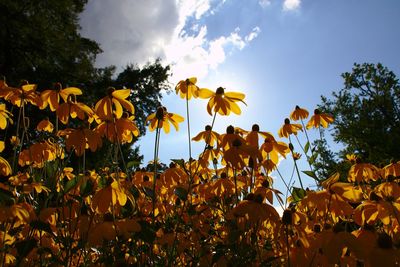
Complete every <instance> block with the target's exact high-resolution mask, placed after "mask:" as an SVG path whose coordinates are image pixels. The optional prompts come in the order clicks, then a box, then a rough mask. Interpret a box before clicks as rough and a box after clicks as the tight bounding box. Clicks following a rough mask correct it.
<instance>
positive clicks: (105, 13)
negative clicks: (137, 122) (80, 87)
mask: <svg viewBox="0 0 400 267" xmlns="http://www.w3.org/2000/svg"><path fill="white" fill-rule="evenodd" d="M399 12H400V1H398V0H381V1H378V0H335V1H332V0H246V1H244V0H118V1H115V0H114V1H112V0H89V2H88V4H87V6H86V9H85V11H84V12H83V14H82V15H81V18H80V24H81V27H82V29H81V33H82V35H83V36H85V37H89V38H91V39H93V40H95V41H97V42H98V43H99V44H100V45H101V47H102V49H103V51H104V52H103V53H102V54H100V55H99V56H98V58H97V61H96V65H97V66H98V67H103V66H109V65H115V66H117V68H118V70H122V69H123V68H124V66H126V65H127V64H130V63H134V64H138V65H139V66H142V65H144V64H145V63H146V62H149V61H150V62H151V61H154V60H155V59H156V58H161V59H162V63H163V64H165V65H167V64H169V65H171V73H172V76H171V77H170V82H171V89H174V87H175V85H176V83H177V82H178V81H179V80H182V79H186V78H188V77H197V79H198V82H197V85H198V86H199V87H201V88H203V87H204V88H209V89H211V90H215V89H216V88H218V87H220V86H222V87H224V88H225V90H226V91H237V92H243V93H245V94H246V98H245V101H246V103H247V106H245V105H242V104H240V105H241V109H242V114H241V115H240V116H237V115H234V114H233V115H230V116H228V117H226V116H225V117H222V116H217V118H216V124H215V128H214V129H215V130H216V131H217V132H220V133H223V132H225V129H226V127H227V126H228V125H234V126H238V127H241V128H243V129H247V130H249V129H251V126H252V125H253V124H254V123H257V124H259V125H260V128H261V130H263V131H269V132H271V133H273V134H274V135H275V137H276V138H277V139H278V135H277V132H278V130H279V128H280V127H281V126H282V124H283V121H284V119H285V118H286V117H288V116H289V114H290V112H291V111H292V110H293V109H294V107H295V106H296V105H299V106H301V107H304V108H306V109H308V110H309V111H310V112H311V113H312V111H313V110H314V108H315V107H316V106H317V105H318V104H319V103H320V102H321V95H325V96H327V97H330V96H331V93H332V92H333V91H337V90H339V89H341V88H342V87H343V80H342V78H341V76H340V74H341V73H343V72H350V71H351V69H352V66H353V63H364V62H368V63H378V62H380V63H382V64H383V65H384V66H386V67H388V68H389V69H390V70H392V71H394V73H395V74H397V75H400V64H399V63H400V53H399V49H398V47H399V45H398V44H399V41H400V27H399V25H400V16H399V15H398V14H399ZM162 103H163V105H165V106H166V107H167V108H168V111H169V112H173V113H177V114H180V115H182V116H184V117H185V116H186V106H185V101H184V100H182V99H180V98H179V97H178V96H176V95H175V93H174V91H172V92H171V93H170V94H165V95H164V97H163V100H162ZM189 104H190V122H191V135H192V136H194V135H195V134H197V133H198V132H200V131H202V130H203V129H204V127H205V125H207V124H211V121H212V117H211V116H210V115H209V114H208V113H207V112H206V105H207V100H203V99H194V100H191V101H190V103H189ZM186 127H187V126H186V124H185V123H183V124H181V125H180V131H179V132H178V133H175V132H174V130H172V131H171V133H170V134H168V135H165V134H164V133H163V132H162V134H161V142H160V152H159V158H160V159H161V161H162V162H165V163H167V164H168V163H169V160H170V159H176V158H185V159H187V158H188V147H187V128H186ZM313 136H316V135H313ZM154 138H155V134H154V132H153V133H151V132H147V134H146V135H145V136H143V137H142V138H141V139H140V140H139V143H138V144H139V145H140V151H141V153H142V154H143V155H144V162H145V163H146V162H148V161H150V160H152V157H153V148H154ZM301 138H302V137H301V136H300V139H301ZM301 140H303V139H301ZM281 141H286V140H284V139H282V140H281ZM303 144H304V143H303ZM296 145H297V144H296V143H295V147H296ZM192 146H193V155H194V156H195V157H196V156H197V155H198V154H199V153H200V152H201V151H202V149H203V148H204V145H203V144H199V143H192ZM290 166H291V167H290ZM290 166H289V165H287V166H286V165H283V166H282V170H281V172H282V173H284V176H285V177H286V176H290V175H291V172H292V168H293V167H292V166H293V164H291V165H290ZM302 167H304V168H306V166H305V165H304V166H302ZM307 183H308V184H310V185H311V184H312V180H311V179H310V180H307V182H306V184H307ZM277 184H278V187H279V184H280V182H279V181H277ZM281 186H282V185H281Z"/></svg>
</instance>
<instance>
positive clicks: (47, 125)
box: [36, 118, 54, 133]
mask: <svg viewBox="0 0 400 267" xmlns="http://www.w3.org/2000/svg"><path fill="white" fill-rule="evenodd" d="M36 130H38V131H46V132H49V133H52V132H53V131H54V125H53V124H52V123H51V122H50V121H49V119H48V118H47V119H45V120H42V121H40V122H39V123H38V125H37V126H36Z"/></svg>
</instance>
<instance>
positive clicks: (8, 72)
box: [0, 0, 101, 89]
mask: <svg viewBox="0 0 400 267" xmlns="http://www.w3.org/2000/svg"><path fill="white" fill-rule="evenodd" d="M86 3H87V0H62V1H51V0H22V1H14V0H2V1H1V2H0V25H2V26H1V27H0V74H1V75H4V76H5V77H6V78H7V81H8V82H9V83H10V84H18V83H19V82H20V80H21V79H26V80H28V81H30V82H34V83H36V84H38V85H39V88H46V87H47V88H51V87H52V86H53V84H54V83H55V82H61V83H62V84H64V85H74V86H80V87H85V86H84V85H85V82H87V81H91V79H93V75H94V74H95V67H94V61H95V59H96V55H97V54H99V53H100V52H101V49H100V47H99V45H98V44H97V43H96V42H94V41H93V40H89V39H87V38H84V37H82V36H81V35H80V34H79V29H80V27H79V24H78V15H79V13H81V12H82V11H83V9H84V6H85V4H86ZM84 89H86V88H84Z"/></svg>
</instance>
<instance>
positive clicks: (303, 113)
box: [290, 106, 309, 121]
mask: <svg viewBox="0 0 400 267" xmlns="http://www.w3.org/2000/svg"><path fill="white" fill-rule="evenodd" d="M308 114H309V113H308V111H307V110H306V109H304V108H300V107H299V106H296V108H295V109H294V110H293V111H292V113H290V119H292V120H294V121H298V120H303V119H306V118H307V117H308Z"/></svg>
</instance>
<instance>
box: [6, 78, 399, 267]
mask: <svg viewBox="0 0 400 267" xmlns="http://www.w3.org/2000/svg"><path fill="white" fill-rule="evenodd" d="M194 81H196V79H194V78H190V79H187V80H186V81H185V80H184V81H181V82H180V83H179V88H178V90H177V93H181V96H182V95H183V98H186V104H187V105H188V104H189V103H188V100H189V97H188V94H189V92H190V93H191V94H192V96H194V98H197V97H201V98H206V99H208V104H207V111H208V112H209V113H211V115H212V116H213V117H212V123H211V125H207V127H206V128H205V131H204V132H201V133H200V134H198V135H196V136H195V137H194V140H196V141H204V143H205V147H204V151H203V153H201V154H200V155H199V156H198V158H197V159H189V160H187V161H185V160H183V159H176V160H173V162H172V163H171V164H170V166H169V167H168V168H165V166H162V165H161V164H158V158H157V155H158V149H159V146H158V144H159V143H160V142H162V141H163V139H162V138H163V135H162V134H161V129H164V132H165V133H168V132H170V126H171V125H173V126H174V128H175V129H176V130H179V123H182V120H183V117H181V116H179V115H177V114H174V113H172V112H170V111H167V109H166V108H165V107H159V108H158V109H157V110H156V111H155V112H154V113H153V114H151V115H149V116H148V118H147V119H146V120H147V121H149V123H150V125H149V127H150V128H151V129H152V130H153V131H154V130H155V138H156V140H155V141H156V142H155V144H156V145H155V148H154V160H153V162H152V163H151V164H150V165H149V166H148V169H145V168H142V169H140V168H138V169H136V170H135V171H129V170H128V166H126V165H128V164H126V165H125V164H124V166H123V168H121V167H120V166H119V164H118V162H119V161H120V160H122V161H124V160H123V159H124V157H125V156H126V155H125V154H124V153H123V152H122V150H121V145H122V144H129V143H131V142H133V141H134V140H135V137H137V135H138V133H139V130H138V128H137V126H136V124H135V122H134V117H133V115H134V114H132V113H133V112H134V110H133V108H132V107H133V105H132V103H131V102H130V101H129V99H128V98H129V96H130V93H131V90H130V89H124V88H123V89H117V90H116V89H114V88H110V89H109V90H108V91H107V94H105V95H103V96H102V97H101V99H99V100H98V101H97V102H96V105H95V106H94V108H92V107H90V106H88V105H85V104H84V103H80V102H77V101H76V95H79V94H80V93H81V90H80V89H79V88H62V89H61V88H58V90H54V91H52V92H46V91H42V92H39V91H37V90H36V88H37V87H36V85H33V84H23V85H22V86H20V87H11V86H8V84H7V83H5V82H4V81H0V99H1V101H3V102H7V103H8V104H9V105H12V106H13V108H12V110H11V109H10V110H9V109H7V108H6V105H4V104H1V105H0V126H1V127H0V128H1V130H0V131H1V132H2V133H3V134H4V136H5V139H6V140H9V139H10V137H11V142H10V143H9V142H7V143H4V142H0V151H3V149H11V150H12V151H13V152H14V153H13V154H12V155H11V156H9V157H6V158H5V157H3V156H5V154H4V153H3V152H1V156H0V176H1V182H0V221H1V225H0V264H1V265H4V266H14V265H24V266H25V265H33V266H36V265H41V266H43V265H44V266H53V265H63V266H89V265H90V266H91V265H106V266H108V265H141V266H146V265H152V266H154V265H159V266H173V265H179V266H187V265H200V266H238V265H252V266H253V265H254V266H335V265H339V266H342V265H343V266H346V265H349V266H396V265H399V262H400V253H399V247H400V231H399V229H400V217H399V212H400V185H399V181H400V180H399V179H400V161H399V162H396V163H392V164H388V165H386V166H384V167H382V168H381V167H377V166H375V165H373V164H370V163H360V162H358V161H357V160H356V158H355V157H354V156H351V155H348V158H347V159H348V161H349V164H350V166H351V167H350V168H349V171H348V172H347V173H346V174H345V175H341V174H340V173H335V174H334V175H332V176H330V177H329V178H328V179H324V177H319V176H318V175H316V174H315V172H314V170H313V169H312V168H311V169H310V170H305V171H303V174H304V175H301V174H300V171H299V167H300V166H299V164H298V163H299V162H300V161H301V160H302V158H301V156H302V155H303V156H304V157H305V160H306V162H308V163H309V164H310V165H311V164H312V163H313V162H314V161H315V160H316V159H317V158H318V157H320V155H319V154H318V153H317V152H316V151H315V149H314V148H312V147H311V146H310V143H311V140H309V139H308V134H307V131H308V130H312V129H320V128H321V127H324V128H325V127H328V124H329V123H332V120H333V119H332V116H330V115H329V114H326V113H323V112H321V111H319V110H316V111H315V112H314V115H312V116H311V118H310V119H309V122H308V123H307V127H305V123H304V122H303V120H306V119H308V111H306V110H305V109H302V108H300V107H296V109H295V110H294V111H293V112H292V113H291V116H290V118H291V119H292V120H294V121H300V123H291V121H290V119H289V118H286V119H285V120H284V124H283V126H282V128H281V129H280V130H279V134H280V135H282V136H285V138H287V140H288V141H289V142H288V143H286V142H283V141H279V140H276V139H275V137H274V135H272V134H271V133H269V132H267V131H261V130H260V126H259V125H253V127H252V129H251V130H244V129H241V128H238V127H236V128H235V127H233V126H228V127H227V130H226V132H225V133H220V134H219V133H216V132H214V131H213V125H214V122H215V120H216V119H217V115H219V116H226V115H228V114H229V113H230V112H233V113H236V114H240V112H241V109H240V106H239V105H238V104H237V102H242V103H244V98H245V96H244V94H241V93H236V92H226V90H225V89H221V88H222V87H220V88H218V89H217V90H216V91H215V92H213V91H211V90H209V89H199V88H198V87H197V86H194V84H195V82H194ZM185 85H186V86H187V87H188V88H190V90H188V88H186V87H185ZM58 93H59V94H61V97H60V98H59V99H58V101H57V102H58V107H57V108H55V106H57V104H55V103H53V102H52V100H51V98H46V97H45V96H47V95H53V94H58ZM82 93H83V92H82ZM53 100H54V99H53ZM28 106H36V107H38V108H42V109H43V108H47V109H49V112H51V114H56V115H57V116H51V117H50V118H49V119H47V120H44V121H42V122H40V123H39V125H32V124H30V123H29V122H30V120H29V117H28V114H27V113H26V107H28ZM52 106H53V107H54V109H52V108H51V107H52ZM65 107H68V109H69V110H71V109H72V108H73V110H74V112H68V113H66V112H65V110H66V109H65ZM187 107H188V109H189V105H188V106H187ZM186 115H187V117H188V112H187V114H186ZM66 119H68V121H69V123H70V124H67V125H66V126H65V127H62V128H63V129H57V127H54V125H57V123H63V121H65V120H66ZM186 121H187V122H188V120H186ZM12 124H16V127H15V129H10V128H9V126H10V125H12ZM188 126H189V128H190V125H189V124H188ZM29 128H35V129H36V130H35V132H37V135H30V134H28V132H29ZM189 132H190V130H189ZM303 133H304V134H305V137H306V138H307V142H306V143H305V144H304V145H303V144H302V143H301V142H300V139H298V136H299V135H302V134H303ZM260 138H262V139H263V142H259V141H260ZM292 138H296V139H297V140H298V144H299V147H300V148H301V150H299V151H297V150H296V149H295V145H294V144H293V143H292V141H291V140H292ZM105 142H109V143H110V146H108V148H110V149H109V151H108V152H107V153H106V155H105V154H103V152H101V151H100V150H99V149H100V147H102V146H103V145H104V143H105ZM188 142H189V144H190V142H191V140H190V139H189V140H188ZM260 143H262V144H261V145H260ZM296 146H297V145H296ZM189 148H190V146H189ZM89 151H91V152H89ZM88 153H94V154H97V153H101V156H103V157H107V158H110V159H111V160H109V161H106V162H105V164H104V165H102V166H98V167H97V168H95V169H88V168H87V166H86V165H87V157H88ZM7 155H8V154H7ZM71 155H76V159H77V161H78V167H77V168H72V167H71V166H70V165H69V164H70V161H69V160H68V158H70V157H71ZM304 157H303V159H304ZM282 158H287V159H286V161H290V162H292V164H293V170H296V173H297V179H299V183H300V187H298V186H297V185H296V186H294V185H293V183H292V178H290V179H289V176H287V177H286V176H285V177H283V176H281V172H280V171H278V169H279V164H278V163H279V162H280V160H281V159H282ZM275 171H276V172H275ZM273 173H274V174H278V175H279V176H280V178H281V179H282V181H283V182H284V183H285V185H286V187H287V188H286V189H287V192H288V193H287V194H286V195H283V194H282V193H281V192H280V191H279V190H277V189H275V188H274V184H273V179H272V177H271V175H272V174H273ZM305 175H307V176H309V177H310V178H307V179H313V180H312V181H314V182H315V183H316V185H317V186H318V187H317V188H316V190H310V189H308V188H303V183H302V180H305V179H306V176H305ZM276 202H277V203H276ZM273 205H276V207H277V205H279V206H280V208H281V209H282V212H281V214H279V213H278V211H277V210H276V207H274V206H273Z"/></svg>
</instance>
